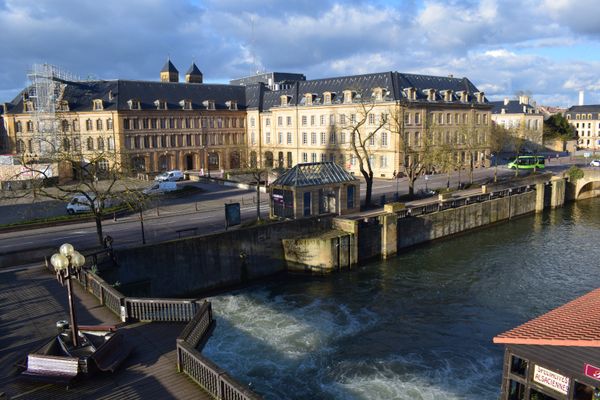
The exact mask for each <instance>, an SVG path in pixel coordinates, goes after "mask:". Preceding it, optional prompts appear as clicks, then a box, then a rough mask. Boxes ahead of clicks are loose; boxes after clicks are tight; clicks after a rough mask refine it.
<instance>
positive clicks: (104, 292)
mask: <svg viewBox="0 0 600 400" xmlns="http://www.w3.org/2000/svg"><path fill="white" fill-rule="evenodd" d="M46 267H47V268H48V270H49V271H50V272H54V271H53V269H52V266H50V265H49V263H48V261H47V260H46ZM76 280H77V282H79V283H80V284H81V286H82V287H83V288H84V289H85V290H86V291H88V292H90V293H91V294H93V295H94V296H95V297H96V298H97V299H98V300H99V301H100V303H101V304H103V305H105V306H106V307H108V308H109V309H110V310H111V311H113V312H114V313H115V314H117V315H118V316H119V317H121V320H122V321H124V322H125V321H127V320H129V319H137V320H140V321H172V322H181V321H189V322H188V324H187V325H186V326H185V328H184V329H183V330H182V331H181V333H180V335H179V337H178V338H177V340H176V348H177V369H178V371H179V372H183V373H185V374H186V375H188V376H189V377H190V378H192V380H194V381H195V382H196V383H197V384H198V385H199V386H201V387H202V388H203V389H204V390H205V391H207V392H208V393H209V394H211V395H212V396H213V397H215V398H216V399H218V400H260V399H262V397H260V396H258V395H257V394H256V393H254V392H252V391H251V390H250V389H249V388H247V387H246V386H244V385H242V384H240V383H239V382H237V381H236V380H235V379H233V378H232V377H230V376H229V375H227V373H226V372H225V371H224V370H222V369H221V368H219V366H218V365H216V364H215V363H213V362H212V361H211V360H209V359H208V358H206V357H204V356H203V355H202V353H201V349H202V347H203V346H204V344H205V343H206V341H207V340H208V338H209V337H210V335H211V333H212V330H213V328H214V324H215V321H214V319H213V315H212V306H211V303H210V302H208V301H203V302H199V301H198V300H195V299H143V298H129V297H125V296H124V295H123V294H122V293H120V292H119V291H118V290H117V289H115V288H114V287H112V286H111V285H109V284H108V283H107V282H105V281H104V280H103V279H102V278H100V277H99V276H98V275H96V274H94V273H93V272H92V271H90V270H85V269H84V270H81V271H80V273H79V274H78V276H77V279H76Z"/></svg>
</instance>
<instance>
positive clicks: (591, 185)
mask: <svg viewBox="0 0 600 400" xmlns="http://www.w3.org/2000/svg"><path fill="white" fill-rule="evenodd" d="M598 196H600V168H593V167H592V168H583V178H581V179H578V180H577V183H576V184H575V200H581V199H589V198H592V197H598Z"/></svg>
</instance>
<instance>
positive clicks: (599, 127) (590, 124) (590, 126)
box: [575, 122, 600, 129]
mask: <svg viewBox="0 0 600 400" xmlns="http://www.w3.org/2000/svg"><path fill="white" fill-rule="evenodd" d="M575 127H576V128H579V127H581V128H585V123H584V122H582V123H581V125H580V124H579V122H577V123H576V124H575ZM587 128H588V129H592V123H591V122H588V123H587ZM598 129H600V123H598Z"/></svg>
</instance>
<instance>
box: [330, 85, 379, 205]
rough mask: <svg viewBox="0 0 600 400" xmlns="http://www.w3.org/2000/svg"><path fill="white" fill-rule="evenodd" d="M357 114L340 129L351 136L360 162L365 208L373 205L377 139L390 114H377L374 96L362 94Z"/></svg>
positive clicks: (348, 116)
mask: <svg viewBox="0 0 600 400" xmlns="http://www.w3.org/2000/svg"><path fill="white" fill-rule="evenodd" d="M355 111H356V112H355V113H351V114H350V115H346V116H345V117H344V119H345V122H344V123H340V125H339V127H338V129H340V130H343V131H345V132H348V133H349V135H350V148H351V151H352V155H353V156H354V157H355V158H356V160H357V161H358V168H359V170H360V173H361V174H362V176H363V178H364V179H365V184H366V195H365V206H367V207H369V206H370V205H371V196H372V192H373V165H372V161H373V158H374V157H375V155H374V153H375V147H374V145H375V139H376V137H377V133H378V132H380V131H383V130H384V129H385V128H386V127H387V126H389V125H388V119H389V114H388V113H387V112H383V113H380V114H377V112H378V111H380V109H378V107H377V104H376V102H375V100H374V99H373V97H372V96H364V93H360V94H358V95H357V96H356V107H355Z"/></svg>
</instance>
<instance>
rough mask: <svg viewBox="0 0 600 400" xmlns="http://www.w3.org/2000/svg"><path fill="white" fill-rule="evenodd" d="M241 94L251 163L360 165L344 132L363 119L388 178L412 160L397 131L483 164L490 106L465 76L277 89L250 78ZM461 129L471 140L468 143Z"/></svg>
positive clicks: (338, 81) (374, 156)
mask: <svg viewBox="0 0 600 400" xmlns="http://www.w3.org/2000/svg"><path fill="white" fill-rule="evenodd" d="M246 97H247V104H246V105H247V120H248V136H247V138H248V152H249V160H250V163H251V164H255V165H261V166H263V167H282V168H289V167H291V166H293V165H295V164H297V163H305V162H317V161H335V162H338V163H340V164H342V165H343V166H344V167H345V168H347V169H349V170H351V171H354V172H358V168H359V167H358V162H357V158H356V157H355V155H354V152H353V151H352V147H351V145H350V142H351V138H350V135H351V132H352V130H353V128H354V127H355V126H356V124H360V123H361V120H363V119H364V122H365V123H364V125H363V126H361V127H360V131H361V132H364V136H363V137H368V140H367V142H366V143H365V146H366V148H367V149H368V153H369V158H370V161H371V165H372V168H373V170H374V173H375V176H377V177H391V176H392V175H393V172H394V171H398V172H401V171H403V164H404V163H405V162H409V161H410V160H406V159H405V157H406V154H405V152H404V151H403V149H404V148H405V147H404V146H406V140H404V139H401V135H403V136H402V137H408V145H409V146H411V147H412V148H416V149H417V150H418V149H419V147H423V148H425V147H424V143H423V142H424V140H426V139H425V138H426V137H427V136H428V135H429V137H431V138H432V139H430V140H431V141H432V142H433V145H444V144H445V145H449V146H452V147H453V149H454V151H455V156H456V158H457V159H459V160H461V161H462V162H463V163H464V164H467V163H468V162H470V158H471V157H473V164H474V165H475V166H484V165H486V164H487V163H488V161H487V160H488V156H489V147H488V146H487V144H486V143H487V139H486V135H487V134H488V132H489V128H490V126H491V119H490V113H491V106H490V104H489V103H488V101H487V100H486V98H485V96H484V94H483V92H481V91H479V90H478V89H477V88H476V87H475V86H474V85H473V84H472V83H471V82H470V81H469V80H468V79H467V78H453V77H438V76H426V75H414V74H404V73H398V72H386V73H377V74H367V75H356V76H343V77H335V78H327V79H317V80H298V81H296V82H287V85H286V87H285V88H283V89H279V90H270V89H269V88H267V87H266V86H265V85H261V84H259V85H253V86H249V87H248V89H247V95H246ZM365 112H366V113H368V115H367V116H366V118H362V117H365V116H363V115H361V114H362V113H365ZM400 115H401V116H402V118H401V120H399V118H398V117H397V116H400ZM382 121H385V123H383V124H382ZM375 130H376V131H377V132H376V133H375V134H374V135H370V134H369V132H370V131H375ZM465 131H468V134H469V135H471V136H473V137H474V138H475V139H474V140H468V143H467V141H465V140H464V135H463V133H464V132H465ZM415 153H417V152H413V151H411V154H413V155H411V156H410V157H413V156H414V154H415Z"/></svg>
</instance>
